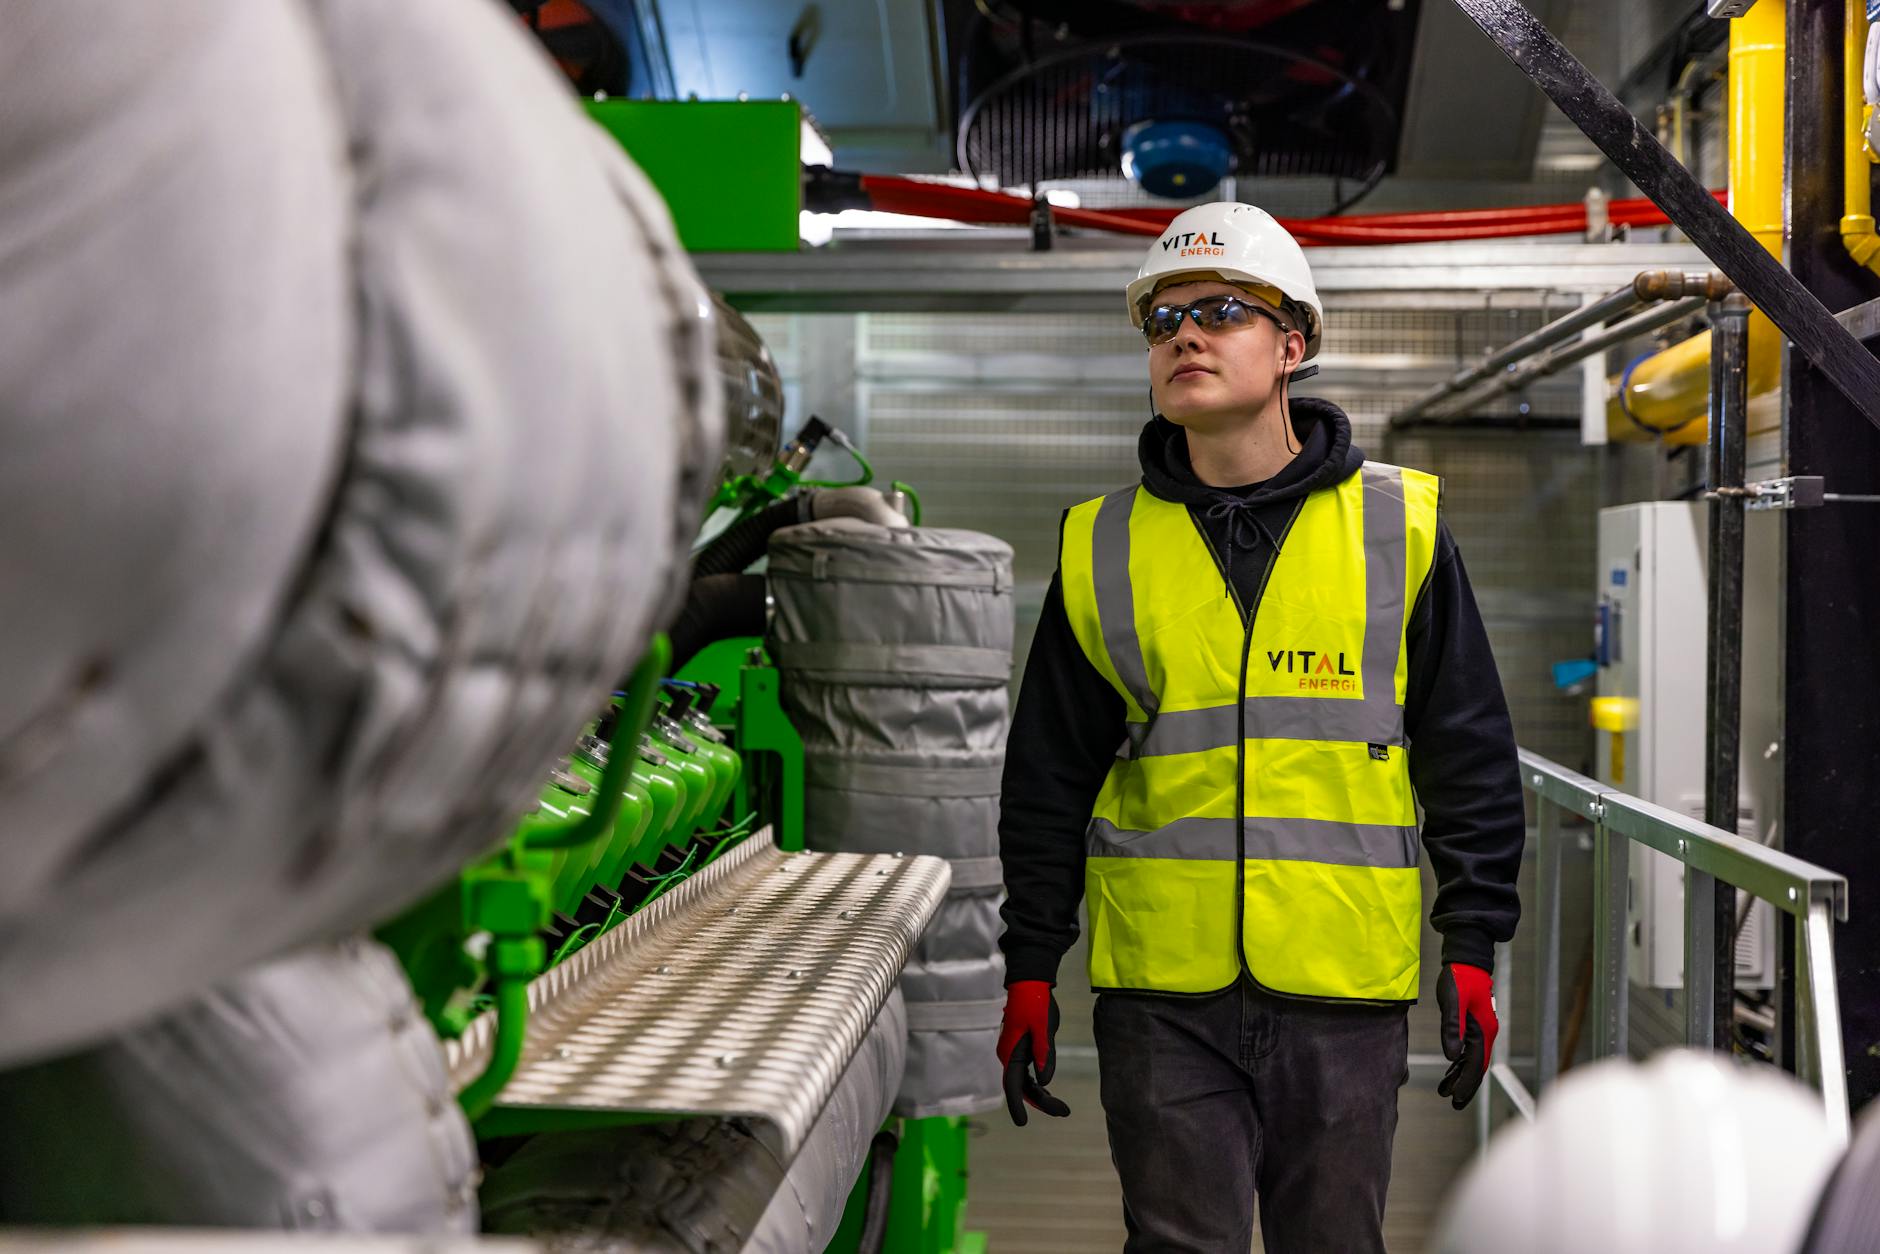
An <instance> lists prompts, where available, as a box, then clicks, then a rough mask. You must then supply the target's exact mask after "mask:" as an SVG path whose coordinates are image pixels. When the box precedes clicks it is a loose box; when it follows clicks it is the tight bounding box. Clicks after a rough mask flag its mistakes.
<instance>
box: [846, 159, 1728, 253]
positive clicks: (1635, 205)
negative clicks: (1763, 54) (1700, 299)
mask: <svg viewBox="0 0 1880 1254" xmlns="http://www.w3.org/2000/svg"><path fill="white" fill-rule="evenodd" d="M861 184H862V190H863V191H864V192H866V193H867V194H868V197H869V199H870V200H871V201H872V202H873V204H874V206H875V208H876V209H879V210H882V211H883V212H887V213H904V214H911V215H914V216H917V217H924V218H950V219H953V220H955V221H960V222H980V223H998V222H1006V223H1023V222H1028V221H1030V220H1031V202H1030V201H1029V200H1027V199H1025V198H1024V197H1023V196H1014V195H1011V194H1009V193H1006V192H991V191H986V190H984V189H981V188H974V187H950V186H948V185H946V184H944V183H923V182H920V181H918V180H916V179H905V178H895V177H892V176H889V175H879V174H864V175H862V176H861ZM1711 194H1712V195H1714V196H1716V197H1717V198H1718V199H1719V200H1721V199H1724V198H1725V196H1726V193H1724V192H1721V191H1717V192H1712V193H1711ZM1180 212H1181V210H1179V209H1144V208H1135V209H1106V210H1101V211H1099V210H1092V209H1066V208H1062V207H1060V206H1057V205H1053V206H1052V207H1051V216H1052V217H1053V219H1055V220H1056V221H1057V222H1058V223H1060V224H1062V225H1064V226H1074V227H1087V228H1089V229H1092V230H1102V231H1115V232H1117V233H1119V234H1124V235H1142V236H1149V235H1160V234H1161V233H1162V231H1163V229H1164V228H1165V227H1167V225H1168V224H1169V222H1171V221H1172V220H1173V219H1174V218H1175V215H1176V214H1178V213H1180ZM1606 212H1607V216H1608V218H1609V220H1610V221H1611V222H1612V224H1613V225H1614V226H1641V227H1649V226H1664V225H1667V224H1668V223H1669V221H1670V219H1669V218H1667V217H1666V216H1665V214H1664V211H1663V210H1661V209H1659V208H1658V207H1657V206H1656V205H1654V204H1652V202H1651V201H1649V200H1645V199H1642V198H1640V199H1632V200H1615V201H1613V202H1611V203H1610V204H1609V205H1608V206H1607V207H1606ZM1279 223H1280V225H1281V226H1284V227H1285V228H1286V229H1287V230H1288V231H1291V232H1292V233H1293V235H1294V237H1295V238H1297V239H1298V241H1299V242H1300V243H1301V244H1304V245H1306V246H1308V247H1311V246H1318V245H1333V244H1346V245H1351V244H1426V243H1444V242H1449V241H1454V240H1476V239H1508V238H1512V237H1515V236H1521V235H1566V234H1575V233H1579V232H1582V231H1584V230H1585V229H1586V206H1585V205H1584V204H1582V203H1580V202H1578V201H1568V202H1566V203H1564V204H1552V205H1521V206H1517V207H1514V208H1509V209H1443V210H1434V211H1425V212H1414V213H1371V214H1347V215H1345V216H1344V217H1336V218H1280V219H1279Z"/></svg>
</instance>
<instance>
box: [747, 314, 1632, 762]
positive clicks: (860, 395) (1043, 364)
mask: <svg viewBox="0 0 1880 1254" xmlns="http://www.w3.org/2000/svg"><path fill="white" fill-rule="evenodd" d="M1569 299H1570V298H1567V297H1561V298H1559V300H1558V302H1557V307H1556V308H1554V309H1552V310H1548V309H1543V308H1531V307H1530V308H1502V307H1494V306H1489V305H1485V306H1483V307H1479V308H1471V309H1462V310H1453V309H1448V310H1445V309H1432V310H1417V309H1389V308H1383V309H1380V308H1369V307H1365V306H1364V305H1362V304H1360V303H1357V302H1348V303H1345V304H1343V305H1337V304H1335V305H1333V306H1332V307H1331V308H1330V309H1329V310H1328V321H1330V322H1331V324H1332V325H1331V328H1330V330H1329V332H1328V334H1327V336H1326V346H1325V363H1326V373H1325V375H1324V376H1322V377H1321V378H1319V379H1315V380H1312V381H1311V382H1310V383H1309V384H1307V385H1305V386H1304V387H1302V388H1301V389H1300V390H1301V392H1302V393H1306V392H1309V393H1311V394H1315V395H1320V396H1324V397H1326V398H1327V399H1330V400H1333V401H1335V402H1337V403H1338V404H1339V405H1341V406H1342V407H1344V409H1345V410H1346V412H1347V413H1349V414H1350V415H1351V417H1352V422H1353V426H1354V428H1355V436H1356V439H1357V440H1358V441H1359V443H1360V444H1361V445H1363V446H1364V447H1365V448H1366V449H1367V450H1368V451H1370V452H1371V453H1372V454H1373V455H1374V456H1378V457H1382V458H1386V459H1389V460H1392V461H1398V462H1402V463H1404V464H1406V465H1413V466H1418V467H1421V468H1424V469H1427V470H1430V471H1433V472H1435V473H1437V474H1440V475H1442V476H1444V478H1445V480H1446V495H1445V499H1444V509H1445V512H1446V516H1447V518H1448V520H1449V525H1450V528H1451V530H1452V531H1453V532H1454V533H1455V536H1456V539H1457V542H1458V544H1459V545H1460V546H1461V548H1462V551H1463V554H1464V558H1465V560H1466V561H1467V563H1468V567H1469V570H1470V574H1471V576H1472V577H1473V579H1474V582H1475V587H1476V591H1477V595H1478V597H1479V599H1480V601H1481V603H1482V609H1483V613H1484V616H1485V617H1486V619H1487V620H1488V624H1489V631H1490V633H1491V636H1492V638H1493V640H1494V643H1495V648H1496V656H1497V661H1498V663H1499V665H1500V668H1501V676H1502V682H1503V684H1504V686H1505V688H1506V689H1507V691H1508V695H1509V701H1510V704H1511V706H1512V708H1513V711H1514V717H1515V722H1516V729H1517V731H1518V732H1519V733H1520V736H1521V739H1522V742H1523V743H1524V744H1528V745H1531V746H1532V747H1534V748H1535V749H1537V750H1539V751H1540V752H1543V753H1546V754H1548V755H1549V756H1553V757H1557V758H1559V759H1560V760H1562V761H1566V762H1569V763H1578V762H1581V761H1583V760H1584V759H1585V757H1586V754H1587V751H1588V749H1589V747H1590V741H1589V739H1588V734H1587V732H1586V730H1585V712H1584V707H1583V704H1582V703H1581V702H1580V701H1579V700H1578V699H1576V698H1572V697H1563V696H1561V695H1559V694H1557V693H1556V692H1555V691H1554V690H1553V687H1552V682H1551V674H1550V670H1549V666H1550V664H1551V663H1552V662H1554V661H1557V660H1559V659H1561V658H1565V657H1572V656H1584V655H1585V653H1586V652H1587V649H1588V647H1589V646H1588V641H1589V636H1590V628H1589V626H1588V619H1587V614H1586V608H1585V607H1586V599H1587V596H1588V595H1589V593H1588V589H1590V588H1591V587H1592V571H1593V509H1592V506H1593V504H1594V500H1595V495H1596V490H1597V482H1598V480H1597V474H1596V463H1595V461H1594V454H1592V453H1591V452H1588V451H1586V450H1583V449H1581V448H1580V447H1579V445H1578V441H1577V437H1575V436H1574V435H1572V434H1571V433H1559V432H1541V431H1531V432H1520V433H1503V432H1487V433H1485V432H1480V431H1459V432H1444V431H1436V432H1430V433H1422V432H1419V433H1416V434H1414V435H1411V436H1407V437H1402V438H1398V439H1395V440H1390V439H1386V438H1385V436H1384V421H1385V419H1386V418H1387V417H1388V416H1389V414H1390V413H1391V411H1392V410H1393V409H1395V408H1396V407H1397V406H1399V405H1400V404H1402V403H1403V402H1405V401H1407V400H1409V399H1410V398H1411V397H1413V396H1415V395H1416V394H1417V393H1418V392H1419V391H1421V390H1422V389H1423V388H1425V387H1427V386H1428V384H1429V383H1430V382H1431V381H1432V380H1433V379H1435V378H1440V377H1442V375H1443V374H1445V373H1447V372H1449V371H1451V370H1453V369H1455V368H1456V367H1457V365H1458V364H1460V363H1462V362H1465V361H1468V360H1471V359H1474V358H1478V357H1479V356H1480V355H1481V354H1482V353H1483V352H1484V351H1486V350H1487V349H1489V348H1490V347H1493V346H1495V345H1497V344H1501V343H1505V342H1506V341H1507V340H1508V339H1510V338H1512V337H1514V336H1517V335H1520V334H1522V333H1524V332H1526V331H1528V330H1531V329H1533V328H1534V327H1536V326H1538V325H1540V323H1541V322H1542V321H1544V320H1546V319H1547V318H1549V317H1552V316H1555V315H1557V313H1558V312H1559V310H1560V309H1561V308H1564V307H1566V305H1567V304H1568V302H1569ZM755 321H756V322H757V325H758V327H759V329H760V331H761V332H762V333H763V334H764V335H765V336H766V337H767V338H768V339H769V341H770V343H771V345H772V349H773V351H775V352H776V353H777V356H778V359H779V361H780V363H781V364H782V367H783V369H784V370H785V373H786V376H787V377H788V376H790V375H791V374H792V365H793V362H794V361H795V360H796V359H797V356H798V352H797V350H798V348H799V347H800V345H801V341H802V338H803V337H804V336H805V325H806V324H809V325H811V326H813V328H814V330H815V333H816V334H819V335H820V334H824V333H826V332H827V331H829V330H831V329H832V327H831V326H830V324H834V323H837V322H849V323H852V325H853V330H852V335H853V344H854V376H853V387H854V409H855V415H854V419H853V420H852V421H851V423H850V424H849V425H850V427H851V429H852V430H855V431H856V432H857V434H858V435H860V436H861V437H862V438H863V439H865V441H866V448H867V450H868V453H869V456H870V457H871V458H872V459H873V460H874V461H875V464H876V466H877V467H878V469H879V471H880V473H881V474H882V475H883V476H884V477H892V478H901V479H906V480H909V481H910V482H912V483H913V484H914V485H915V486H916V487H917V488H918V489H919V490H920V493H921V497H922V500H923V503H924V505H925V508H926V516H927V520H928V521H930V522H933V523H935V524H938V525H942V526H954V527H970V528H974V529H977V530H981V531H987V532H990V533H992V534H994V535H997V536H1000V537H1001V538H1003V539H1005V540H1007V541H1008V542H1010V543H1011V544H1012V546H1013V548H1014V550H1015V551H1016V554H1017V559H1016V576H1017V579H1018V612H1019V641H1020V651H1021V654H1022V652H1023V650H1024V647H1025V644H1026V643H1027V642H1028V641H1029V639H1030V634H1031V627H1032V625H1033V624H1034V623H1035V622H1036V616H1037V612H1038V606H1039V604H1040V602H1041V601H1042V599H1043V595H1044V588H1045V585H1046V583H1047V582H1048V581H1049V579H1050V576H1051V571H1052V568H1053V566H1054V564H1055V561H1056V549H1057V534H1058V520H1059V517H1060V515H1061V514H1062V512H1063V510H1064V509H1066V508H1067V507H1069V506H1070V505H1073V504H1075V503H1076V502H1078V501H1081V500H1086V499H1088V498H1090V497H1092V496H1097V495H1100V494H1102V493H1104V492H1107V491H1111V490H1113V489H1115V488H1117V487H1119V486H1122V485H1124V484H1127V483H1129V482H1131V481H1132V480H1133V479H1134V478H1135V477H1136V474H1137V469H1136V436H1137V433H1138V431H1139V430H1140V429H1141V427H1142V423H1143V422H1144V420H1145V419H1146V418H1147V416H1148V412H1149V404H1148V385H1147V382H1146V378H1145V376H1144V373H1143V371H1144V364H1143V353H1142V348H1141V341H1140V339H1139V338H1138V337H1137V336H1136V335H1135V333H1134V332H1133V331H1132V330H1131V329H1130V328H1129V326H1128V325H1127V323H1126V322H1125V320H1124V318H1123V317H1122V315H1121V311H1120V310H1119V311H1118V316H1117V317H1114V318H1109V317H1104V316H1102V315H1099V314H1075V315H1040V314H1007V315H991V314H912V313H910V314H862V315H854V316H830V315H819V316H816V317H814V319H813V320H812V319H810V318H809V317H808V316H804V315H775V316H760V317H759V318H758V319H756V320H755ZM792 381H793V382H795V380H792ZM797 390H800V384H799V385H798V388H797ZM1517 399H1520V398H1511V400H1510V402H1509V412H1512V411H1513V405H1514V404H1515V401H1516V400H1517ZM1526 399H1527V400H1529V401H1530V403H1531V404H1532V407H1533V412H1534V413H1535V414H1536V415H1539V416H1552V417H1572V416H1573V415H1574V414H1576V413H1577V411H1578V404H1579V396H1578V380H1577V375H1576V374H1572V373H1571V372H1569V374H1568V375H1567V376H1566V377H1563V378H1560V379H1558V380H1554V381H1549V382H1548V383H1547V384H1546V385H1544V386H1543V387H1539V388H1536V389H1535V390H1534V392H1533V393H1532V394H1531V395H1530V396H1528V397H1527V398H1526ZM804 401H805V403H807V404H808V405H809V406H810V408H812V409H817V408H822V405H821V401H820V400H819V399H818V398H816V397H810V396H805V397H804ZM800 417H801V415H800V414H793V415H792V420H793V421H794V420H797V419H800Z"/></svg>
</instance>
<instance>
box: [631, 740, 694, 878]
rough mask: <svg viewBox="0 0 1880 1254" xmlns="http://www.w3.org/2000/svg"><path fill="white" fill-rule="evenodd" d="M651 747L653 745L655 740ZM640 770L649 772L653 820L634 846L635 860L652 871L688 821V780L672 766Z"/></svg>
mask: <svg viewBox="0 0 1880 1254" xmlns="http://www.w3.org/2000/svg"><path fill="white" fill-rule="evenodd" d="M647 743H648V744H649V745H651V744H652V742H651V740H648V741H647ZM653 747H654V748H657V746H653ZM640 766H641V768H642V769H643V770H644V772H645V779H644V783H645V785H646V790H647V792H648V793H649V794H650V795H651V796H652V799H653V818H652V822H650V823H648V824H647V826H646V830H645V831H644V832H642V833H641V834H640V840H639V843H638V844H637V845H635V846H634V850H633V860H634V861H635V862H636V863H638V864H639V865H641V866H643V867H646V868H647V869H649V870H650V869H651V868H652V866H653V863H654V862H655V861H657V860H658V858H659V854H660V851H661V850H663V849H664V848H665V847H666V845H667V844H668V843H669V842H671V841H672V840H673V839H674V837H673V835H672V831H673V829H674V828H675V827H677V826H678V825H679V821H680V820H681V819H683V818H684V817H685V812H686V809H687V806H686V788H687V785H686V782H685V777H684V776H683V775H681V774H680V773H679V772H677V771H675V770H673V769H672V767H671V766H670V765H660V764H658V763H654V762H645V761H642V762H641V764H640Z"/></svg>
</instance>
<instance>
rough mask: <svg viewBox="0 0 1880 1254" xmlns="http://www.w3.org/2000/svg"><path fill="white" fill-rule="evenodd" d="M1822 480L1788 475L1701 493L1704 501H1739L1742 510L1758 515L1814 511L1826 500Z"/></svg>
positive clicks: (1817, 476)
mask: <svg viewBox="0 0 1880 1254" xmlns="http://www.w3.org/2000/svg"><path fill="white" fill-rule="evenodd" d="M1824 484H1825V480H1823V478H1822V477H1821V476H1820V475H1789V476H1788V477H1787V478H1783V479H1763V480H1760V481H1759V482H1756V483H1746V484H1744V485H1743V486H1742V487H1740V488H1720V489H1718V490H1717V491H1715V492H1706V493H1704V499H1705V500H1727V499H1728V498H1730V497H1740V498H1742V501H1743V508H1744V509H1745V510H1748V511H1753V512H1760V511H1763V510H1771V509H1814V508H1816V507H1817V506H1819V505H1821V504H1823V503H1824V502H1825V500H1826V496H1827V494H1826V491H1825V489H1824Z"/></svg>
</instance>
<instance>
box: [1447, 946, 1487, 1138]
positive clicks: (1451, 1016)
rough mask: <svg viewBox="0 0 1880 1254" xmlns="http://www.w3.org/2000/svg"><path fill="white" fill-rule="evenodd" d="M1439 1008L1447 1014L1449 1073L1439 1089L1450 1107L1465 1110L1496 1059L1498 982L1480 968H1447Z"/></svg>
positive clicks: (1457, 966)
mask: <svg viewBox="0 0 1880 1254" xmlns="http://www.w3.org/2000/svg"><path fill="white" fill-rule="evenodd" d="M1436 1004H1437V1005H1438V1006H1439V1007H1441V1009H1442V1012H1443V1057H1445V1058H1447V1059H1449V1073H1448V1074H1447V1075H1445V1076H1444V1077H1443V1079H1442V1082H1441V1083H1440V1084H1438V1085H1437V1086H1436V1091H1437V1092H1438V1093H1440V1094H1442V1095H1443V1096H1444V1097H1447V1098H1448V1099H1449V1101H1450V1104H1451V1105H1452V1106H1454V1107H1455V1108H1456V1109H1457V1110H1461V1109H1462V1108H1463V1107H1464V1106H1467V1105H1468V1104H1469V1101H1470V1099H1471V1098H1473V1097H1474V1096H1475V1090H1477V1089H1479V1088H1481V1087H1482V1078H1483V1077H1484V1076H1486V1075H1487V1074H1488V1065H1489V1061H1490V1060H1491V1059H1493V1058H1494V1056H1495V1034H1496V1033H1497V1032H1499V1031H1500V1030H1501V1025H1500V1024H1499V1023H1497V1022H1496V1020H1495V980H1494V977H1492V976H1490V975H1489V973H1488V972H1486V971H1484V970H1482V968H1480V967H1471V966H1465V965H1463V964H1462V963H1459V962H1452V963H1449V964H1448V965H1447V966H1445V967H1444V968H1443V974H1442V978H1441V979H1439V980H1438V981H1437V982H1436Z"/></svg>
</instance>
